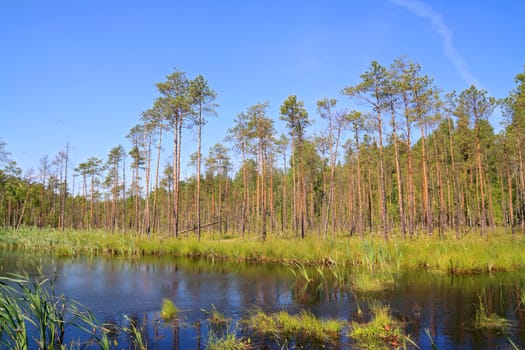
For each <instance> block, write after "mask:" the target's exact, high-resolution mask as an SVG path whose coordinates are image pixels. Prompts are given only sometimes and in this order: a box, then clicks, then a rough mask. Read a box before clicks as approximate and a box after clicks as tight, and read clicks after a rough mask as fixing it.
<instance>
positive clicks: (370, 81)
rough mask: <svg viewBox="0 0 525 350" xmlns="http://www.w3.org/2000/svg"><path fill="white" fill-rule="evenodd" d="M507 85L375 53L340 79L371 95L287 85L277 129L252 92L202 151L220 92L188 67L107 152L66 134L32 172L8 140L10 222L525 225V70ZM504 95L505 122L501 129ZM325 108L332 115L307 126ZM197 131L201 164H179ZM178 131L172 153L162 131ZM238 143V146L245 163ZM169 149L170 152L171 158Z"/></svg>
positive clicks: (295, 227)
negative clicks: (438, 73)
mask: <svg viewBox="0 0 525 350" xmlns="http://www.w3.org/2000/svg"><path fill="white" fill-rule="evenodd" d="M515 81H516V87H515V88H514V89H513V90H512V91H510V92H509V94H508V96H507V97H505V98H503V99H495V98H493V97H491V96H488V94H487V92H486V91H485V90H481V89H478V88H477V87H475V86H471V87H469V88H468V89H466V90H464V91H461V92H454V91H453V92H449V93H445V92H443V91H442V90H441V89H440V88H439V87H437V86H435V84H434V82H433V79H432V78H430V77H428V76H426V75H424V74H423V73H422V71H421V67H420V66H419V65H417V64H415V63H412V62H410V61H408V60H407V59H397V60H395V61H394V62H393V63H392V64H391V65H390V66H389V67H386V66H382V65H380V64H379V63H377V62H372V63H371V64H370V66H369V68H368V70H367V71H366V72H364V73H363V74H361V76H360V82H359V83H358V84H357V85H354V86H348V87H344V88H342V90H341V96H340V97H339V98H340V99H341V100H343V99H350V100H351V101H353V102H355V105H358V106H360V108H361V109H360V110H348V109H345V108H340V107H338V104H337V100H336V99H332V98H324V99H322V100H320V101H317V111H316V112H317V113H316V115H310V114H309V113H308V112H307V110H306V109H305V107H304V103H303V101H301V100H300V99H299V98H298V97H296V96H293V95H292V96H289V97H288V98H287V99H286V100H285V101H283V103H282V105H281V106H280V115H279V118H280V119H281V120H282V121H284V123H285V125H286V133H285V134H282V135H276V134H277V132H276V130H275V128H274V119H272V118H271V117H270V116H268V115H267V110H268V107H269V104H268V103H259V104H256V105H253V106H249V107H247V108H246V109H245V110H244V111H243V112H241V113H239V114H238V115H237V117H236V118H235V120H234V124H233V127H232V128H231V129H229V130H228V133H227V135H224V136H225V138H224V141H223V142H222V143H217V144H215V145H214V146H213V147H211V148H210V149H209V150H202V147H201V140H202V137H203V136H202V135H203V126H204V125H205V123H206V120H207V118H209V117H211V116H212V115H213V114H215V113H216V111H215V109H216V107H217V105H216V102H215V101H216V97H217V94H216V92H215V91H214V90H213V89H212V88H211V87H210V86H209V84H208V82H207V80H206V79H205V78H204V77H202V76H197V77H195V78H194V79H188V78H187V77H186V74H185V73H184V72H182V71H178V70H175V71H174V72H173V73H171V74H170V75H168V76H167V77H166V80H165V81H163V82H160V83H158V84H157V85H156V86H157V89H158V97H157V98H156V100H155V101H154V103H153V105H152V106H151V108H150V109H148V110H146V111H144V112H143V113H142V115H141V118H140V120H139V121H138V124H137V125H136V126H135V127H133V128H132V129H131V130H130V132H129V134H128V135H127V138H128V139H129V143H130V145H131V148H130V149H128V150H125V149H124V147H123V146H122V145H117V146H116V147H114V148H113V149H111V150H108V156H107V158H106V159H99V158H96V157H90V158H89V159H86V160H85V161H84V162H81V163H79V164H72V163H71V160H70V155H69V145H67V146H65V147H64V149H63V150H61V151H60V152H59V153H58V154H57V155H56V156H55V157H51V158H50V157H48V156H43V157H42V158H41V159H40V162H39V164H35V168H36V169H38V170H35V171H33V172H28V173H27V174H25V175H24V176H22V171H21V169H20V168H19V167H18V166H17V164H16V161H15V160H12V159H10V155H9V153H8V146H9V145H6V144H5V143H4V142H0V164H1V166H2V169H1V170H0V226H1V227H5V228H14V229H18V228H19V227H21V226H31V227H47V228H57V229H62V230H64V229H77V230H94V229H103V230H107V231H108V232H130V233H139V234H161V235H166V236H168V235H173V236H184V235H197V236H198V237H200V236H201V233H202V232H214V234H215V233H218V234H223V235H245V234H247V235H248V234H249V235H253V234H257V235H260V236H261V237H262V238H265V237H266V236H267V235H269V234H271V235H276V236H280V235H286V236H294V235H295V236H297V237H305V236H308V235H318V236H319V237H321V238H325V239H326V238H330V237H332V236H333V235H336V234H337V235H340V234H344V235H366V234H370V233H374V234H378V235H382V236H384V237H385V238H388V237H389V236H391V235H394V234H395V235H396V236H402V237H412V236H415V235H421V234H437V235H445V234H447V235H451V236H456V237H458V238H459V237H461V236H462V235H464V234H465V233H466V232H476V233H477V234H480V235H485V236H486V235H489V234H490V233H491V230H492V229H494V228H497V227H503V228H506V229H508V232H513V233H514V232H515V231H520V232H524V231H525V72H523V73H520V74H518V75H517V76H516V77H515ZM495 109H497V110H498V111H501V113H502V114H503V118H504V119H503V121H504V124H503V126H502V130H501V132H499V133H495V132H494V129H493V127H492V126H491V124H490V122H489V120H490V118H491V116H492V114H493V112H494V110H495ZM313 118H322V119H324V120H325V122H326V125H327V127H326V129H325V130H323V131H322V132H320V133H318V134H315V135H313V136H312V135H310V134H309V133H308V129H309V127H310V125H311V122H312V120H313ZM188 132H192V133H193V134H194V135H197V142H196V143H195V149H192V150H188V149H184V152H188V151H189V152H194V153H192V156H191V164H192V166H193V169H194V171H193V172H192V173H193V176H191V177H188V178H181V151H182V149H181V148H182V145H183V142H182V140H183V138H184V137H188ZM167 140H170V141H169V142H170V144H171V145H172V149H170V150H169V151H170V154H171V156H170V158H169V160H168V162H166V160H164V159H161V154H162V151H161V145H163V143H165V142H166V141H167ZM232 157H236V159H239V160H240V167H239V168H238V169H236V170H235V171H234V170H233V167H232V161H231V159H232ZM166 164H168V165H166Z"/></svg>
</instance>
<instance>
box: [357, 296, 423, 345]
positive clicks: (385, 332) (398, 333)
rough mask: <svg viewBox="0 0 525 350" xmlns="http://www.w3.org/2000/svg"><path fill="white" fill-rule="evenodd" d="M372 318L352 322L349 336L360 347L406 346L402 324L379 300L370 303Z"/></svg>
mask: <svg viewBox="0 0 525 350" xmlns="http://www.w3.org/2000/svg"><path fill="white" fill-rule="evenodd" d="M370 310H371V313H372V319H371V320H370V321H369V322H367V323H357V322H354V323H353V324H352V327H351V329H350V331H349V336H350V337H351V338H352V339H354V341H355V342H356V343H357V344H358V346H360V347H365V346H366V348H368V349H382V348H390V347H393V348H406V345H407V341H408V342H410V343H412V344H414V343H413V342H412V341H409V338H408V337H407V336H406V335H405V332H404V329H403V327H402V324H401V323H400V322H398V321H396V320H395V319H393V318H392V316H391V313H390V308H389V307H388V306H386V305H383V304H381V303H379V302H372V303H371V304H370Z"/></svg>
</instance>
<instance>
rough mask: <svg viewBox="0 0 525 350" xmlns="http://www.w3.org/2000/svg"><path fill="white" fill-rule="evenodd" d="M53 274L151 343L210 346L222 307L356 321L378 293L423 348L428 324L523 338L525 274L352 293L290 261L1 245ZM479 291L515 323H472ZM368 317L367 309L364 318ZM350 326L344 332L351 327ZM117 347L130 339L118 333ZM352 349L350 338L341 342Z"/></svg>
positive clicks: (8, 258) (487, 342)
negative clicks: (88, 254) (212, 323)
mask: <svg viewBox="0 0 525 350" xmlns="http://www.w3.org/2000/svg"><path fill="white" fill-rule="evenodd" d="M39 268H40V269H41V271H42V272H43V274H44V275H46V276H49V277H51V278H52V279H53V280H54V283H55V288H56V290H57V292H58V293H63V294H64V295H65V296H67V297H69V298H72V299H75V300H77V301H79V302H80V303H81V304H83V305H84V306H86V307H87V308H88V309H89V310H91V311H92V312H93V313H94V314H95V315H96V317H97V318H98V320H99V321H101V322H104V323H112V324H122V322H124V321H123V320H124V317H125V316H128V317H130V318H131V319H133V320H135V321H136V322H137V324H139V325H140V327H142V328H143V329H144V338H146V340H147V343H148V348H150V349H204V348H205V344H206V339H207V335H208V334H209V327H208V323H207V315H206V312H205V310H208V311H209V310H211V309H212V308H215V309H216V310H218V311H220V312H221V313H222V314H224V315H225V316H226V317H228V318H230V319H231V320H232V324H233V323H234V322H235V321H237V320H239V319H240V318H241V317H243V316H245V315H246V313H247V312H249V311H251V310H254V309H255V308H260V309H262V310H264V311H267V312H272V311H280V310H286V311H288V312H289V313H297V312H299V311H301V310H308V311H310V312H312V313H313V314H314V315H316V316H318V317H323V318H337V319H340V320H344V321H353V320H356V319H357V317H358V309H359V308H361V309H362V310H364V314H365V315H366V312H367V304H368V302H369V301H370V300H380V301H382V302H383V303H384V304H386V305H390V308H391V310H392V313H393V315H394V316H395V317H396V318H397V319H399V320H402V321H404V322H405V324H406V330H407V332H408V333H409V334H410V336H411V339H412V340H414V341H415V342H416V343H417V344H418V345H419V346H420V347H421V348H422V349H430V348H431V343H430V341H429V338H428V336H427V335H426V329H428V330H429V332H430V334H431V335H432V336H433V338H434V340H435V342H436V344H437V346H438V349H512V348H513V347H512V346H511V344H510V342H509V339H510V340H512V341H513V342H514V343H516V344H517V345H519V346H520V347H523V345H525V312H524V311H520V309H519V307H518V305H519V303H518V292H519V290H520V289H521V290H524V289H525V273H498V274H494V275H490V276H486V275H484V276H449V275H436V274H431V273H426V272H410V273H404V274H398V275H395V276H394V278H393V283H392V284H391V285H389V287H388V288H386V289H384V290H381V291H376V292H367V293H365V292H360V293H356V292H351V291H349V290H339V289H336V288H330V287H328V286H326V285H317V286H315V285H311V286H307V287H305V286H304V283H303V285H301V284H300V283H298V281H297V280H296V277H294V275H293V274H292V273H291V271H290V270H289V269H288V268H287V267H283V266H275V265H252V264H234V263H227V262H211V261H206V260H191V259H174V258H165V257H164V258H141V259H121V258H56V257H42V256H40V257H31V256H26V255H23V254H17V253H13V252H6V251H0V273H1V274H5V273H7V272H22V271H25V272H26V273H28V274H29V275H30V276H36V275H38V274H39ZM480 296H481V297H482V298H483V300H484V301H485V303H486V305H487V307H488V308H490V309H491V310H492V311H494V312H497V313H498V314H500V315H501V316H504V317H505V318H507V319H509V320H510V321H511V327H510V329H509V331H508V333H507V334H501V332H498V331H495V330H477V329H474V328H473V326H472V320H473V318H474V314H475V310H476V307H477V305H479V301H480V299H479V298H480ZM163 298H168V299H170V300H171V301H173V303H174V304H175V305H176V306H177V307H178V308H179V309H180V310H182V312H181V316H180V317H179V321H178V322H177V323H176V324H175V325H174V324H165V323H164V322H163V321H161V320H160V318H159V311H160V307H161V304H162V299H163ZM365 317H366V316H365ZM345 332H346V330H345V331H344V332H343V333H345ZM118 341H119V347H118V348H119V349H120V348H123V347H125V344H126V339H125V338H123V337H121V338H119V339H118ZM336 348H339V349H352V348H353V347H352V341H351V340H350V339H348V338H347V337H345V336H343V337H342V338H341V342H340V343H339V344H338V345H337V346H336Z"/></svg>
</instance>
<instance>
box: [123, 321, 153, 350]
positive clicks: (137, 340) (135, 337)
mask: <svg viewBox="0 0 525 350" xmlns="http://www.w3.org/2000/svg"><path fill="white" fill-rule="evenodd" d="M125 319H126V321H127V322H128V325H127V326H125V327H124V328H123V330H124V331H125V332H127V333H128V334H129V335H130V338H131V342H132V343H133V345H135V349H138V350H147V349H148V344H147V343H146V342H145V341H144V339H143V338H142V330H141V329H140V327H138V326H137V325H136V322H135V321H134V320H133V319H131V318H129V317H127V316H126V317H125Z"/></svg>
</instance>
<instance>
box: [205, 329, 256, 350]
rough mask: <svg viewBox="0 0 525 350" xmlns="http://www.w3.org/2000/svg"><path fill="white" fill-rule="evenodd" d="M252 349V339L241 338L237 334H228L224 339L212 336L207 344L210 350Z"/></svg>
mask: <svg viewBox="0 0 525 350" xmlns="http://www.w3.org/2000/svg"><path fill="white" fill-rule="evenodd" d="M251 348H252V346H251V344H250V339H248V340H244V339H242V338H239V337H238V336H237V334H236V333H235V332H228V333H227V334H226V335H225V336H224V337H218V336H216V335H214V334H210V336H209V337H208V342H207V344H206V349H208V350H248V349H251Z"/></svg>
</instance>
